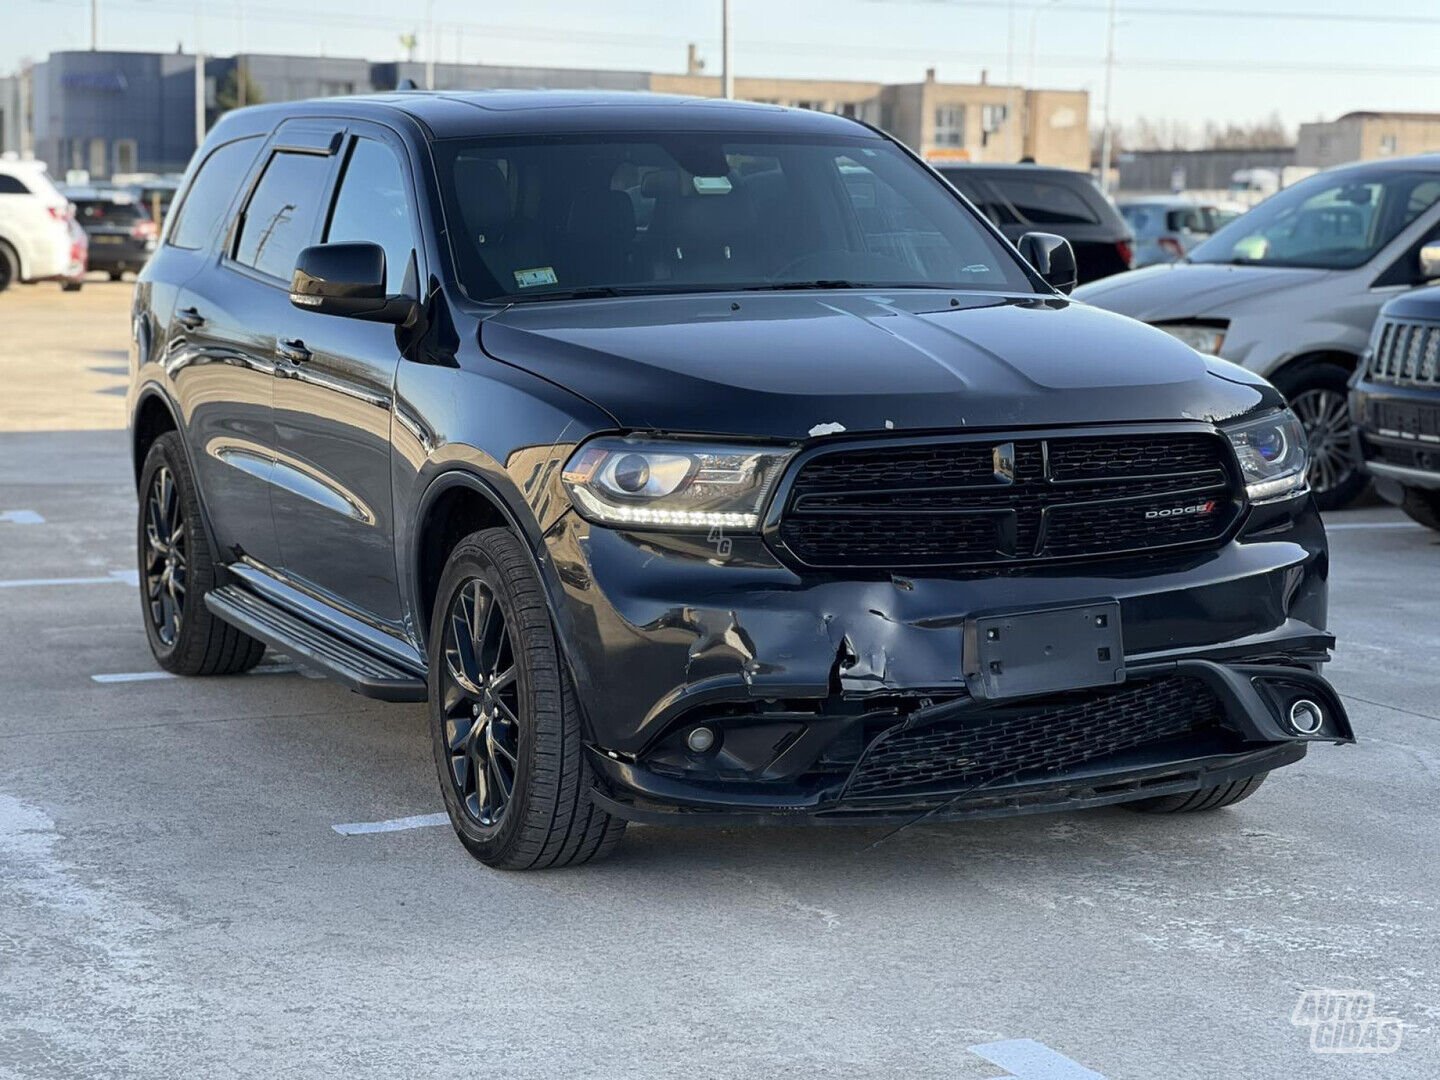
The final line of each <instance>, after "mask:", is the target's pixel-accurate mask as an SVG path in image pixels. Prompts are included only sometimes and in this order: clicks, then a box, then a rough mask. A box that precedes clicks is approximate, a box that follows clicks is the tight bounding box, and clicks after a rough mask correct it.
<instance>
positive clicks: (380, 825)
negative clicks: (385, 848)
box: [330, 814, 450, 836]
mask: <svg viewBox="0 0 1440 1080" xmlns="http://www.w3.org/2000/svg"><path fill="white" fill-rule="evenodd" d="M449 824H450V818H449V816H448V815H446V814H417V815H416V816H414V817H401V818H391V819H390V820H389V821H357V822H354V823H353V824H350V825H331V826H330V827H331V828H332V829H334V830H335V831H336V832H338V833H339V834H340V835H341V836H361V835H363V834H365V833H377V832H402V831H404V830H405V829H429V828H433V827H434V826H436V825H449Z"/></svg>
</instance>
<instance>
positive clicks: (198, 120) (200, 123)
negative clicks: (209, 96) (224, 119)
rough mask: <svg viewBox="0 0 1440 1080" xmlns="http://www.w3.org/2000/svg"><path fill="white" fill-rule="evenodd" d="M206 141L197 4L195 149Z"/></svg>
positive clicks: (203, 81)
mask: <svg viewBox="0 0 1440 1080" xmlns="http://www.w3.org/2000/svg"><path fill="white" fill-rule="evenodd" d="M204 141H205V50H204V49H203V48H201V46H200V4H199V3H198V2H197V3H196V4H195V149H196V150H197V151H198V150H199V149H200V144H201V143H203V142H204Z"/></svg>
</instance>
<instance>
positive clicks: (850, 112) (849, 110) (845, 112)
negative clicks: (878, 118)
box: [840, 101, 860, 120]
mask: <svg viewBox="0 0 1440 1080" xmlns="http://www.w3.org/2000/svg"><path fill="white" fill-rule="evenodd" d="M859 110H860V106H858V105H856V104H855V102H853V101H847V102H845V104H843V105H841V106H840V115H841V116H848V117H849V118H850V119H851V120H854V119H855V118H856V117H857V116H859V115H860V111H859Z"/></svg>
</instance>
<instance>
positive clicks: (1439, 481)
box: [1350, 246, 1440, 530]
mask: <svg viewBox="0 0 1440 1080" xmlns="http://www.w3.org/2000/svg"><path fill="white" fill-rule="evenodd" d="M1426 254H1427V255H1428V256H1429V257H1430V259H1431V260H1432V261H1433V262H1435V263H1436V269H1437V270H1440V246H1437V247H1431V248H1427V249H1426ZM1350 415H1351V416H1352V417H1354V419H1355V448H1356V451H1357V452H1358V453H1359V455H1360V457H1361V459H1362V460H1363V462H1364V466H1365V471H1366V472H1368V473H1369V474H1370V476H1371V477H1372V478H1373V479H1374V481H1375V490H1376V491H1378V492H1379V493H1380V494H1381V495H1382V496H1383V497H1384V498H1386V499H1388V500H1389V501H1390V502H1392V503H1394V504H1396V505H1397V506H1399V507H1400V508H1401V509H1402V510H1404V511H1405V513H1407V514H1409V515H1410V517H1412V518H1413V519H1414V520H1416V521H1418V522H1419V523H1420V524H1422V525H1425V526H1428V527H1429V528H1431V529H1436V530H1440V291H1437V290H1435V289H1433V288H1432V289H1421V290H1418V291H1416V292H1410V293H1405V294H1404V295H1402V296H1397V297H1396V298H1395V299H1393V300H1391V301H1389V302H1388V303H1386V305H1385V306H1384V307H1383V308H1381V309H1380V317H1379V318H1378V319H1377V320H1376V322H1375V331H1374V333H1373V334H1372V335H1371V338H1370V348H1369V349H1368V350H1367V351H1366V353H1365V355H1364V356H1363V357H1362V358H1361V361H1360V366H1359V367H1358V368H1357V369H1356V371H1355V378H1354V380H1353V381H1352V382H1351V390H1350Z"/></svg>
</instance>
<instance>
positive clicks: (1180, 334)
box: [1156, 323, 1225, 356]
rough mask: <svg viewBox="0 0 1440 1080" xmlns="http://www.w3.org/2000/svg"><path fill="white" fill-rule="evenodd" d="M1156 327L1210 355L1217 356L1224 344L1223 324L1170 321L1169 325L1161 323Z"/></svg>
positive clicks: (1197, 350)
mask: <svg viewBox="0 0 1440 1080" xmlns="http://www.w3.org/2000/svg"><path fill="white" fill-rule="evenodd" d="M1156 329H1157V330H1164V331H1165V332H1166V333H1167V334H1169V335H1170V336H1171V337H1173V338H1179V339H1180V340H1181V341H1183V342H1184V343H1185V344H1186V345H1189V346H1190V347H1191V348H1192V349H1194V350H1195V351H1196V352H1202V353H1209V354H1210V355H1211V356H1219V355H1220V348H1221V346H1223V345H1224V344H1225V327H1223V326H1201V325H1199V324H1198V323H1170V324H1169V325H1164V324H1161V325H1159V326H1157V327H1156Z"/></svg>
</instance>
